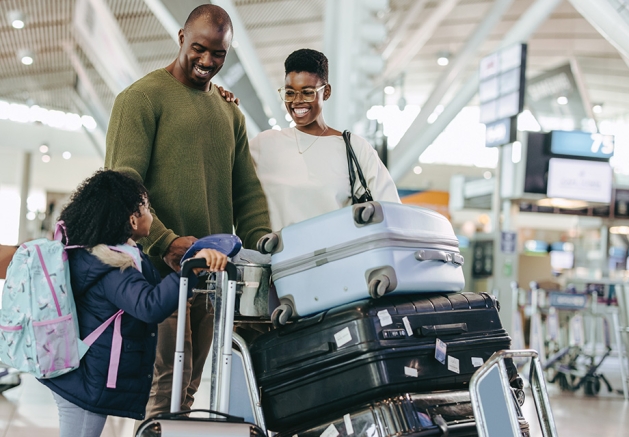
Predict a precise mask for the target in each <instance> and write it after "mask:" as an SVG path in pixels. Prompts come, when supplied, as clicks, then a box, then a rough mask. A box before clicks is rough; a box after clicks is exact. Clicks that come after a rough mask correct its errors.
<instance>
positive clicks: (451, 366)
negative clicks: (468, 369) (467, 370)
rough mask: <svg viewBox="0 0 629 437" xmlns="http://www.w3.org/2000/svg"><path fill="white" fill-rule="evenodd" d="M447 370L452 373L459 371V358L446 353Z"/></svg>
mask: <svg viewBox="0 0 629 437" xmlns="http://www.w3.org/2000/svg"><path fill="white" fill-rule="evenodd" d="M448 370H449V371H450V372H454V373H461V372H460V371H459V359H458V358H454V357H453V356H451V355H448Z"/></svg>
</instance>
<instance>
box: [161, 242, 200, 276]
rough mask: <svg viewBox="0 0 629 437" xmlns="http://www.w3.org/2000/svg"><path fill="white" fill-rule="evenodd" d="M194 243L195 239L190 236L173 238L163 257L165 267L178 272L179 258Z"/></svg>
mask: <svg viewBox="0 0 629 437" xmlns="http://www.w3.org/2000/svg"><path fill="white" fill-rule="evenodd" d="M195 241H197V238H195V237H192V236H189V237H177V238H175V239H174V240H173V242H172V243H170V246H168V250H166V254H165V255H164V258H163V259H164V262H165V263H166V265H168V267H170V268H171V269H173V270H174V271H176V272H178V271H179V270H180V269H181V267H180V266H179V262H180V261H181V258H182V257H183V256H184V254H185V253H186V251H187V250H188V248H189V247H190V246H192V245H193V244H194V242H195Z"/></svg>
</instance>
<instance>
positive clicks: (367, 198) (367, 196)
mask: <svg viewBox="0 0 629 437" xmlns="http://www.w3.org/2000/svg"><path fill="white" fill-rule="evenodd" d="M351 135H352V134H351V132H350V131H348V130H346V131H343V140H345V151H346V152H347V167H348V171H349V186H350V192H351V195H352V205H353V204H356V203H364V202H371V201H372V200H373V197H372V196H371V191H370V190H369V187H368V186H367V181H366V180H365V176H364V175H363V171H362V169H361V168H360V164H359V163H358V159H357V158H356V154H355V153H354V148H353V147H352V143H351V142H350V138H351ZM354 165H355V166H356V171H354ZM356 172H357V173H358V179H359V180H360V184H361V185H362V186H363V188H364V189H365V192H364V193H363V195H362V196H360V197H356V194H355V193H354V184H355V183H356Z"/></svg>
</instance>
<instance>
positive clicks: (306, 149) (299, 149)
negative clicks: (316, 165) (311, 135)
mask: <svg viewBox="0 0 629 437" xmlns="http://www.w3.org/2000/svg"><path fill="white" fill-rule="evenodd" d="M327 130H328V127H327V126H326V127H325V129H323V132H321V133H320V134H319V135H318V136H317V138H315V139H314V141H313V142H312V143H310V145H309V146H308V147H306V148H305V149H304V151H303V152H302V151H301V148H300V147H299V138H297V128H295V142H296V143H297V151H298V152H299V154H300V155H303V154H304V153H306V152H307V151H308V149H309V148H311V147H312V145H313V144H314V143H316V142H317V140H318V139H319V138H321V136H322V135H323V134H324V133H325V132H326V131H327Z"/></svg>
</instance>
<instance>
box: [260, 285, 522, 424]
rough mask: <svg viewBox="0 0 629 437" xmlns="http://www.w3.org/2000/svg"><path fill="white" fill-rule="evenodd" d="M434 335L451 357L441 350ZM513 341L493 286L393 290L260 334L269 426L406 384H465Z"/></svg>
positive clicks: (426, 387) (411, 387)
mask: <svg viewBox="0 0 629 437" xmlns="http://www.w3.org/2000/svg"><path fill="white" fill-rule="evenodd" d="M436 338H439V339H440V340H442V341H444V342H445V343H446V344H447V355H448V361H447V362H446V364H442V363H441V362H439V361H437V360H436V359H435V342H436ZM510 343H511V339H510V338H509V336H508V335H507V333H506V331H505V330H504V329H503V328H502V325H501V323H500V319H499V317H498V308H497V302H496V301H495V299H494V298H493V297H492V296H490V295H488V294H485V293H483V294H474V293H449V294H431V295H427V294H421V295H419V294H418V295H397V296H395V295H393V296H385V297H383V298H380V299H376V300H374V299H366V300H362V301H358V302H354V303H351V304H347V305H344V306H341V307H337V308H334V309H331V310H328V311H326V312H323V313H320V314H318V315H315V316H312V317H309V318H305V319H301V320H299V321H297V322H296V323H293V324H291V325H287V326H285V327H282V328H281V329H278V330H275V331H272V332H269V333H266V334H263V335H262V336H260V337H259V338H257V339H256V341H255V342H254V343H253V345H252V347H251V355H252V358H253V363H254V369H255V371H256V376H257V380H258V384H259V385H260V387H261V398H262V406H263V410H264V414H265V418H266V421H267V426H268V428H269V429H271V430H274V431H282V430H285V429H287V428H288V427H291V426H292V425H295V424H299V423H304V422H307V421H308V419H310V418H312V417H322V416H324V415H326V414H328V413H333V412H336V411H338V410H339V409H346V408H350V407H352V406H355V405H361V404H363V403H365V402H369V401H371V400H373V399H379V398H384V397H386V396H391V395H395V394H398V393H401V392H409V391H413V392H425V391H434V390H444V389H458V388H465V387H466V386H467V384H468V383H469V380H470V378H471V377H472V374H473V373H474V372H475V370H476V369H477V367H478V366H480V365H481V364H482V363H483V362H484V361H485V360H487V359H488V358H489V357H490V356H491V355H492V354H493V353H494V352H496V351H498V350H501V349H508V348H509V346H510ZM513 373H515V374H517V373H516V372H513Z"/></svg>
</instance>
